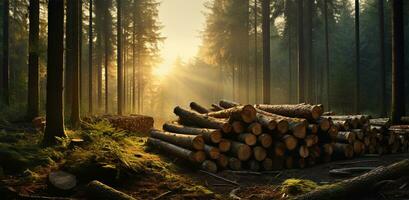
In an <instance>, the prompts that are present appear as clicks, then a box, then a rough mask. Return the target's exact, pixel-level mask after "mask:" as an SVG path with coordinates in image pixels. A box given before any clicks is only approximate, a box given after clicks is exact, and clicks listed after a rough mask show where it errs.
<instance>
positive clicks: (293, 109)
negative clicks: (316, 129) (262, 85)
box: [255, 104, 323, 120]
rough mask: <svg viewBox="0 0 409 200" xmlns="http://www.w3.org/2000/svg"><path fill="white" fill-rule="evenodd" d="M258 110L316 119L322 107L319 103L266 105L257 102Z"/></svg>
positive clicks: (321, 112)
mask: <svg viewBox="0 0 409 200" xmlns="http://www.w3.org/2000/svg"><path fill="white" fill-rule="evenodd" d="M255 107H256V108H258V109H260V110H264V111H266V112H270V113H274V114H277V115H283V116H286V117H296V118H304V119H308V120H317V119H318V118H319V117H320V116H321V115H322V114H323V109H322V106H320V105H310V104H294V105H289V104H287V105H266V104H258V105H256V106H255Z"/></svg>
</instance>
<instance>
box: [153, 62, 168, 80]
mask: <svg viewBox="0 0 409 200" xmlns="http://www.w3.org/2000/svg"><path fill="white" fill-rule="evenodd" d="M171 70H172V66H171V65H169V64H167V63H162V65H159V66H157V67H154V68H153V71H152V73H153V75H154V76H155V77H156V78H159V79H161V78H165V77H166V76H167V75H168V74H170V72H171Z"/></svg>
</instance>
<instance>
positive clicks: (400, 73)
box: [391, 0, 405, 124]
mask: <svg viewBox="0 0 409 200" xmlns="http://www.w3.org/2000/svg"><path fill="white" fill-rule="evenodd" d="M403 34H404V33H403V0H392V111H391V114H392V122H393V123H395V124H396V123H399V122H400V120H401V117H402V116H403V115H405V64H404V38H403V37H404V36H403Z"/></svg>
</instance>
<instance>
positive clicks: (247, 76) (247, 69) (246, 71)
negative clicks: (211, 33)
mask: <svg viewBox="0 0 409 200" xmlns="http://www.w3.org/2000/svg"><path fill="white" fill-rule="evenodd" d="M244 7H245V9H244V11H245V16H246V17H245V19H246V26H245V32H244V37H245V39H244V63H243V64H244V75H245V98H244V99H245V102H246V103H250V59H249V56H250V35H249V30H250V0H246V1H245V6H244Z"/></svg>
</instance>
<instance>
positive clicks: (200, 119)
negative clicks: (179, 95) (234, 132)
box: [173, 106, 232, 133]
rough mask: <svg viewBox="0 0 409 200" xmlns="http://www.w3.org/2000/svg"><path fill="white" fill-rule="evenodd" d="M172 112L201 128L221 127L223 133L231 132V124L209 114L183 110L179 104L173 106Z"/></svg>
mask: <svg viewBox="0 0 409 200" xmlns="http://www.w3.org/2000/svg"><path fill="white" fill-rule="evenodd" d="M173 112H174V113H175V114H176V115H178V116H179V118H180V119H182V121H184V122H188V123H192V124H194V125H197V126H200V127H203V128H213V129H221V130H223V132H224V133H230V132H231V129H232V128H231V125H230V124H229V123H228V122H225V121H222V120H220V119H216V118H213V117H209V116H203V115H201V114H198V113H195V112H191V111H188V110H185V109H183V108H181V107H179V106H177V107H175V109H174V110H173Z"/></svg>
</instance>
